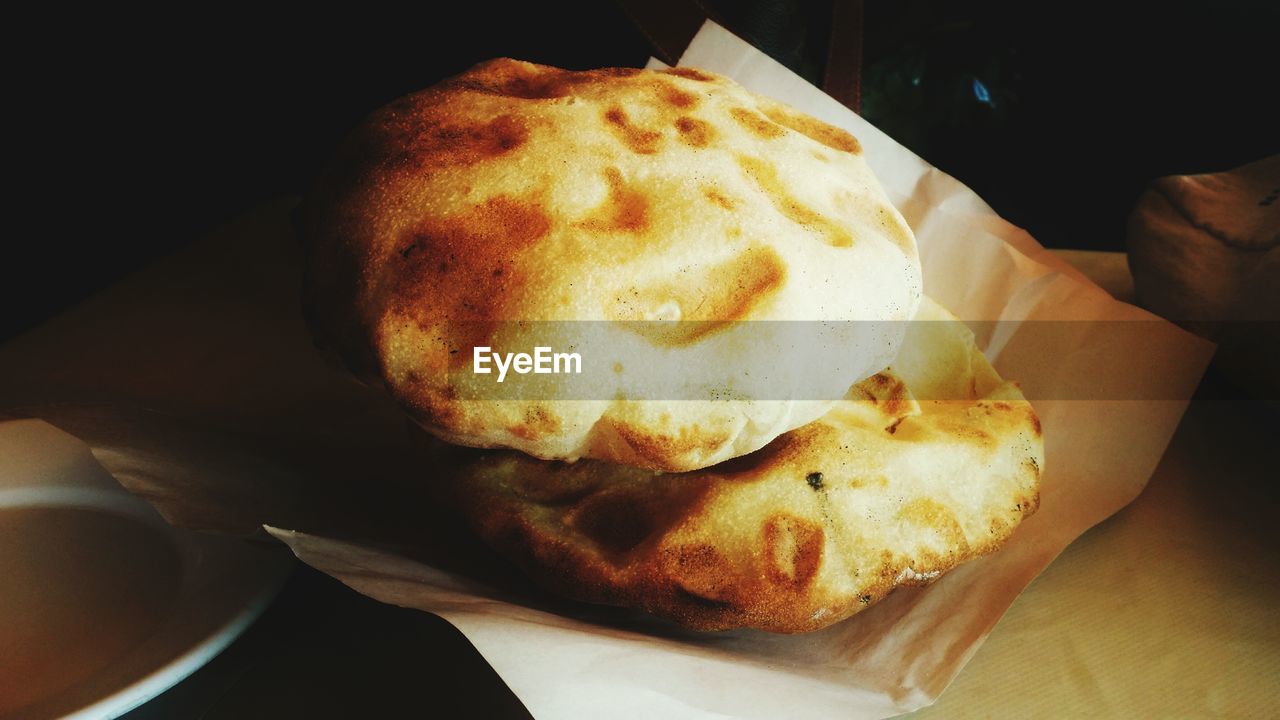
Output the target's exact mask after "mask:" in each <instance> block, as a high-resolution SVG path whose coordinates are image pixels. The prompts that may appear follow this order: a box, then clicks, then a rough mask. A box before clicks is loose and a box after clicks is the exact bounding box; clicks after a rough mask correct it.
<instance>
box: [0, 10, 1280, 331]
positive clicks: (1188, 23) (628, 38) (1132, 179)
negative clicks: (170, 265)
mask: <svg viewBox="0 0 1280 720" xmlns="http://www.w3.org/2000/svg"><path fill="white" fill-rule="evenodd" d="M703 5H704V6H707V7H710V8H711V10H712V12H713V14H715V15H716V16H717V18H718V19H719V20H721V21H722V22H724V23H725V24H726V25H728V26H729V27H730V28H731V29H733V30H735V31H737V32H738V33H739V34H741V35H744V36H746V37H747V38H748V39H750V40H752V41H753V42H754V43H755V44H757V46H759V47H762V48H763V49H765V50H766V51H768V52H769V53H770V54H772V55H774V56H775V57H777V58H778V59H780V60H782V61H783V62H784V63H786V64H788V65H789V66H791V67H793V68H794V69H796V70H798V71H800V72H802V74H805V75H806V76H807V77H810V78H811V79H813V80H815V81H817V80H820V78H821V73H822V69H823V67H824V63H825V57H826V49H827V48H826V44H827V28H828V18H829V17H830V13H831V0H825V1H823V0H781V1H774V2H750V3H730V2H704V3H703ZM1276 5H1277V4H1276V3H1264V2H1217V3H1207V2H1206V3H1161V4H1159V5H1151V6H1148V7H1144V6H1138V5H1129V4H1122V3H1108V4H1088V3H1052V4H1045V3H1011V2H993V3H976V2H941V1H922V0H904V1H898V2H893V1H891V0H871V1H870V2H868V3H867V5H866V33H865V47H866V52H865V65H864V67H865V71H864V85H865V87H864V97H865V100H866V101H865V104H864V114H865V115H866V116H867V117H868V118H869V119H871V120H872V121H873V122H875V123H877V124H878V125H880V126H881V127H882V128H883V129H885V130H886V131H887V132H889V133H890V134H891V135H893V136H894V137H896V138H898V139H899V140H900V141H902V142H904V143H905V144H907V145H908V146H909V147H911V148H912V149H913V150H916V152H918V153H919V154H921V155H922V156H924V157H925V159H927V160H929V161H930V162H932V163H933V164H935V165H937V166H939V167H941V168H942V169H943V170H945V171H947V172H949V173H951V174H953V175H955V176H957V177H958V178H959V179H960V180H962V181H963V182H965V183H967V184H968V185H970V186H971V187H973V188H974V189H975V190H976V191H977V192H978V193H979V194H980V195H982V196H983V197H984V198H985V199H987V201H988V202H990V203H991V204H992V205H993V206H994V207H995V208H996V210H997V211H999V212H1000V213H1001V214H1002V215H1004V216H1005V217H1007V218H1008V219H1010V220H1011V221H1013V222H1014V223H1016V224H1019V225H1021V226H1023V227H1026V228H1028V229H1029V230H1030V231H1031V232H1032V234H1033V235H1035V236H1036V237H1037V238H1038V239H1039V240H1040V241H1041V242H1043V243H1044V244H1046V245H1048V246H1051V247H1081V248H1094V249H1110V250H1119V249H1122V248H1123V236H1124V222H1125V218H1126V216H1127V214H1128V212H1129V210H1130V208H1131V207H1132V206H1133V203H1134V201H1135V200H1136V198H1137V196H1138V194H1139V193H1140V192H1141V190H1142V188H1143V187H1144V186H1145V184H1146V183H1147V182H1148V181H1149V180H1150V179H1152V178H1154V177H1158V176H1160V175H1165V174H1171V173H1189V172H1205V171H1216V170H1223V169H1227V168H1230V167H1232V166H1235V165H1238V164H1241V163H1244V162H1247V161H1250V160H1254V159H1257V158H1260V157H1263V156H1265V155H1268V154H1271V153H1274V152H1276V151H1277V149H1278V148H1280V138H1278V137H1277V134H1276V132H1275V128H1276V127H1280V112H1278V111H1277V108H1276V92H1275V87H1276V86H1277V84H1280V77H1277V69H1278V68H1277V63H1276V61H1275V57H1276V48H1275V42H1276V41H1275V36H1276V28H1277V27H1280V22H1278V21H1280V13H1277V11H1276V9H1274V8H1275V6H1276ZM175 7H176V6H175ZM318 8H319V4H315V5H312V6H306V7H300V8H297V9H292V10H282V9H270V10H267V9H263V8H262V7H253V8H238V7H235V6H233V5H227V4H219V5H213V4H196V5H192V6H186V7H184V8H183V9H182V10H181V11H178V10H176V9H175V10H169V11H155V10H150V11H141V10H133V11H122V10H120V9H118V8H114V7H113V8H111V9H110V10H95V11H87V12H86V11H79V10H73V9H71V8H66V7H60V8H55V9H53V10H49V11H46V12H47V15H48V16H47V17H44V18H39V19H31V20H28V21H26V22H14V23H13V24H11V25H10V27H9V28H8V29H9V32H8V35H10V36H11V37H10V48H9V50H8V54H9V55H10V56H11V58H10V67H9V70H10V72H9V75H10V78H11V82H10V84H9V91H10V93H9V100H10V102H9V103H7V105H8V112H7V113H6V114H7V115H8V121H7V123H6V124H7V125H10V132H9V133H7V135H8V137H9V139H10V155H9V159H10V160H11V161H14V160H16V162H11V163H10V165H9V167H10V172H11V174H10V177H11V178H14V180H15V181H16V182H15V185H17V186H18V187H19V192H18V193H17V194H16V199H17V202H16V203H15V205H14V206H13V207H12V210H13V211H14V212H13V213H12V214H11V215H10V223H8V227H9V230H8V231H7V232H5V234H4V238H5V239H4V241H3V245H2V246H0V247H2V249H3V256H2V257H3V260H2V261H0V288H2V291H3V295H2V296H0V307H2V308H3V310H0V340H3V339H5V338H8V337H11V336H13V335H15V334H17V333H18V332H21V331H22V330H23V329H24V328H27V327H30V326H32V325H34V324H37V323H39V322H40V321H42V320H43V319H45V318H47V317H49V316H50V315H52V314H54V313H56V312H57V311H58V310H60V309H61V308H64V307H66V306H67V305H69V304H71V303H73V302H75V301H77V300H79V299H81V298H83V297H84V296H86V295H88V294H90V293H92V292H93V291H94V290H96V289H98V288H101V287H103V286H105V285H107V284H110V283H112V282H114V281H116V280H118V279H119V278H120V277H122V276H123V275H124V274H126V273H128V272H129V271H131V270H133V269H135V268H137V267H139V266H141V265H142V264H144V263H146V262H147V261H149V260H151V259H154V258H156V257H158V256H160V255H162V254H163V253H165V252H167V251H169V250H171V249H172V248H174V247H176V246H178V245H179V244H181V243H183V242H186V241H188V240H190V239H192V238H194V237H197V236H198V235H199V234H200V233H202V232H204V231H206V230H208V229H210V228H212V227H215V226H217V225H218V224H219V223H221V222H223V221H224V220H225V219H227V218H228V217H230V216H232V215H234V214H236V213H239V212H242V211H244V210H246V209H248V208H250V207H252V206H253V205H254V204H256V203H258V202H260V201H262V200H264V199H266V198H268V197H271V196H274V195H278V194H280V193H299V192H303V191H304V190H305V188H306V186H307V183H308V181H309V178H310V177H312V175H313V174H314V173H315V172H316V170H317V168H318V167H319V165H320V164H321V163H322V162H323V160H324V158H325V157H326V155H327V154H328V152H329V150H330V149H331V148H332V147H333V145H334V144H335V143H336V142H337V141H338V140H339V139H340V138H341V137H342V135H343V134H344V132H345V131H346V130H347V129H348V128H350V127H351V126H352V125H353V124H354V123H355V122H357V121H358V120H359V118H360V117H362V116H363V115H364V114H366V113H367V112H369V111H370V110H372V109H373V108H375V107H377V106H378V105H380V104H382V103H384V102H386V101H388V100H390V99H392V98H394V97H397V96H399V95H401V94H404V93H407V92H410V91H412V90H415V89H419V88H422V87H424V86H426V85H429V84H431V83H433V82H435V81H436V80H438V79H440V78H442V77H444V76H447V75H450V74H453V73H456V72H459V71H461V70H463V69H465V68H466V67H468V66H470V65H471V64H473V63H475V62H477V61H480V60H483V59H487V58H490V57H494V56H499V55H506V56H512V57H517V58H523V59H529V60H534V61H538V62H544V63H550V64H554V65H560V66H564V67H570V68H587V67H594V66H603V65H640V64H642V63H643V62H644V61H645V60H646V58H647V57H648V56H649V55H650V54H651V53H652V50H651V48H650V46H649V44H648V43H647V42H646V40H645V38H644V36H643V35H642V34H641V33H640V32H638V31H637V30H636V29H635V27H634V25H633V24H632V23H631V22H630V21H629V19H628V18H627V16H626V15H625V14H624V12H623V11H622V10H621V9H620V8H619V7H618V6H617V5H615V4H614V3H612V2H608V1H607V0H605V1H602V2H590V3H588V2H556V3H525V4H519V5H504V4H495V3H486V2H471V3H463V4H462V7H460V8H451V9H449V10H448V11H444V10H442V9H440V8H439V7H438V6H437V5H436V4H434V3H417V4H413V5H405V6H403V7H399V8H395V9H391V8H386V7H377V6H374V5H369V4H360V5H352V6H349V7H342V8H334V9H328V10H320V9H318ZM975 81H976V82H977V83H981V85H982V87H983V88H984V89H985V95H986V97H987V98H988V99H987V101H986V102H982V101H981V100H980V95H981V94H982V93H980V91H978V90H977V89H976V85H975Z"/></svg>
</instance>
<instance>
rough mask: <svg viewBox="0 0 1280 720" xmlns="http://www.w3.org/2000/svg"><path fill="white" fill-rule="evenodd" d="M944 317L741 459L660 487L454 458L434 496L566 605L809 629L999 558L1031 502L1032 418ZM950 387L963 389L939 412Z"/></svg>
mask: <svg viewBox="0 0 1280 720" xmlns="http://www.w3.org/2000/svg"><path fill="white" fill-rule="evenodd" d="M947 317H949V316H948V315H946V314H945V313H944V311H940V310H939V309H937V308H936V307H935V306H932V305H929V304H926V305H925V306H923V307H922V320H925V322H921V323H915V324H913V328H912V329H911V330H910V331H909V333H908V337H907V345H906V346H905V347H904V349H903V352H902V357H901V360H902V365H903V369H902V370H896V369H895V370H894V371H891V372H884V373H880V374H878V375H877V376H875V377H874V378H870V379H868V380H866V381H864V382H863V383H861V384H860V385H859V386H858V387H856V388H855V389H854V391H852V392H851V393H850V395H849V398H850V399H849V400H848V401H847V402H844V403H841V404H839V405H837V407H836V408H834V409H833V410H832V411H831V412H830V413H828V414H827V415H825V416H823V417H822V418H821V419H819V420H818V421H815V422H813V423H810V424H808V425H805V426H804V427H801V428H799V429H797V430H794V431H792V432H790V433H787V434H785V435H783V436H781V437H779V438H777V439H776V440H774V441H773V442H772V443H770V444H769V445H767V446H766V447H765V448H763V449H761V450H759V451H757V452H754V453H752V454H750V455H747V456H744V457H739V458H736V459H734V460H730V461H728V462H725V463H721V464H719V465H716V466H714V467H711V468H707V469H704V470H700V471H696V472H690V473H682V474H660V473H654V472H651V471H646V470H640V469H636V468H629V467H622V466H618V465H612V464H607V463H602V462H593V461H583V462H579V463H574V464H565V463H557V462H543V461H538V460H534V459H531V458H528V457H526V456H523V455H520V454H518V453H511V452H488V453H476V452H475V451H469V450H461V449H447V450H444V451H443V452H444V454H445V457H444V458H442V466H443V467H444V468H445V472H444V475H445V477H444V482H443V483H442V486H441V492H442V493H443V496H444V497H445V498H446V500H447V502H449V503H450V504H452V505H453V506H454V507H456V508H457V509H458V510H459V511H460V512H461V513H462V514H463V515H464V516H466V517H467V518H469V519H470V521H471V523H472V525H473V526H474V527H475V529H476V531H477V532H478V534H479V535H480V536H481V537H482V538H484V539H485V540H486V541H488V542H489V543H491V544H492V545H493V546H494V547H495V548H497V549H498V550H499V551H500V552H502V553H503V554H505V555H507V556H508V557H510V558H512V559H513V560H514V561H515V562H516V563H518V564H519V565H520V566H521V567H522V568H523V569H524V570H525V572H527V573H528V574H529V575H531V576H532V577H534V578H535V579H537V580H538V581H539V582H541V583H542V584H544V585H546V586H547V587H549V588H551V589H552V590H555V591H557V592H559V593H562V594H565V595H568V596H571V597H575V598H578V599H582V600H587V601H591V602H599V603H607V604H614V605H624V606H629V607H636V608H640V609H643V610H645V611H648V612H651V613H655V614H658V615H662V616H665V617H668V618H671V619H673V620H675V621H677V622H679V623H681V624H683V625H687V626H689V627H692V628H697V629H703V630H714V629H727V628H736V627H751V628H759V629H764V630H770V631H776V632H804V631H809V630H815V629H818V628H820V627H823V626H826V625H828V624H831V623H833V622H836V621H838V620H840V619H843V618H845V617H848V616H849V615H852V614H854V613H856V612H858V611H860V610H862V609H863V608H865V607H867V606H869V605H871V604H873V603H874V602H876V601H878V600H880V599H881V598H883V597H884V596H885V595H886V594H888V592H889V591H890V590H892V589H893V588H894V587H896V586H897V585H902V584H918V583H922V582H928V581H930V580H932V579H933V578H934V577H936V576H937V574H939V573H942V572H945V571H947V570H949V569H951V568H953V567H955V566H956V565H957V564H959V563H961V562H964V561H965V560H967V559H970V558H973V557H976V556H978V555H982V554H985V553H989V552H991V551H993V550H995V549H996V548H997V547H998V546H999V545H1000V543H1001V542H1002V541H1003V540H1004V539H1005V538H1007V537H1008V536H1009V534H1010V533H1011V532H1012V531H1013V529H1014V528H1015V527H1016V526H1017V525H1018V523H1019V522H1020V521H1021V520H1022V519H1023V518H1025V517H1026V516H1028V515H1030V514H1031V513H1033V512H1035V510H1036V508H1037V506H1038V503H1039V495H1038V483H1039V477H1040V469H1041V468H1042V467H1043V464H1044V460H1043V443H1042V441H1041V439H1040V435H1039V423H1038V420H1037V419H1036V415H1035V412H1034V410H1033V409H1032V408H1031V406H1030V404H1029V403H1028V402H1027V401H1026V400H1025V399H1023V398H1022V396H1021V394H1020V393H1019V392H1018V391H1017V389H1016V386H1014V385H1012V384H1011V383H1006V382H1003V381H1001V380H1000V379H999V378H998V377H996V376H995V375H994V373H993V372H992V371H991V368H990V366H989V365H987V364H986V360H985V359H984V358H983V357H982V354H981V353H980V352H978V350H977V348H976V346H975V345H974V342H973V337H972V335H971V334H970V333H969V332H968V331H967V329H965V328H964V327H963V326H962V325H961V324H960V323H958V322H955V321H954V320H953V321H952V322H950V323H948V322H943V321H942V320H943V319H944V318H947ZM899 375H900V376H899ZM913 387H914V388H918V389H919V390H918V393H919V399H917V398H916V397H913V396H912V395H911V393H910V392H909V389H910V388H913ZM954 387H965V388H972V389H973V391H972V394H970V395H966V396H962V397H960V398H959V399H955V398H954V397H953V399H939V398H942V394H941V393H943V392H945V391H948V390H949V389H951V388H954Z"/></svg>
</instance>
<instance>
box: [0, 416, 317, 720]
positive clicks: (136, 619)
mask: <svg viewBox="0 0 1280 720" xmlns="http://www.w3.org/2000/svg"><path fill="white" fill-rule="evenodd" d="M293 564H294V559H293V556H292V555H291V554H290V553H288V552H287V551H286V550H284V549H282V548H279V547H277V546H274V545H267V544H264V545H262V546H258V545H255V544H253V543H250V542H246V541H243V540H238V539H236V538H228V537H221V536H214V535H203V534H199V533H195V532H192V531H188V530H183V529H180V528H175V527H173V526H171V525H169V524H168V523H167V522H165V520H164V519H163V518H162V517H161V516H160V515H159V514H158V513H157V512H156V511H155V509H154V508H152V507H151V505H149V504H148V503H146V502H145V501H143V500H141V499H140V498H137V497H135V496H133V495H132V494H130V493H129V492H127V491H126V490H124V489H123V488H121V487H120V485H119V484H118V483H117V482H116V481H115V478H113V477H112V476H111V474H110V473H108V472H107V471H106V470H105V469H103V467H102V466H101V465H99V464H98V462H97V461H96V460H95V459H94V457H93V455H92V453H90V452H89V449H88V447H87V446H85V445H84V443H82V442H80V441H79V440H77V439H76V438H75V437H73V436H71V435H68V434H67V433H64V432H62V431H61V430H58V429H56V428H54V427H53V426H51V425H49V424H47V423H44V422H42V421H39V420H16V421H8V422H0V578H4V582H2V583H0V717H3V718H6V719H7V720H28V719H34V718H50V717H70V718H76V719H77V720H79V719H81V718H84V719H88V718H93V719H94V720H98V719H100V718H113V717H117V716H119V715H121V714H123V713H125V712H128V711H129V710H131V709H133V708H135V707H137V706H138V705H140V704H142V703H144V702H146V701H147V700H149V699H151V698H153V697H155V696H156V695H159V694H160V693H161V692H163V691H164V690H166V689H168V688H169V687H171V686H173V685H175V684H177V683H178V682H179V681H181V680H182V679H183V678H185V677H186V676H188V675H190V674H191V673H192V672H194V671H195V670H196V669H197V668H199V667H200V666H202V665H204V664H205V663H207V662H208V661H209V660H210V659H212V658H213V657H214V656H215V655H217V654H218V653H219V652H220V651H221V650H222V649H223V648H225V647H226V646H227V645H228V644H230V643H231V641H232V640H234V639H235V638H236V637H237V636H239V635H240V633H242V632H243V631H244V630H245V629H246V628H247V627H248V626H249V625H250V624H251V623H252V622H253V620H254V619H255V618H257V617H258V616H259V615H260V614H261V613H262V611H263V610H265V609H266V607H267V606H268V605H269V604H270V602H271V600H272V599H273V598H274V597H275V595H276V593H277V592H278V591H279V589H280V587H281V585H282V584H283V581H284V579H285V578H286V577H287V575H288V573H289V571H290V569H291V568H292V567H293Z"/></svg>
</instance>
